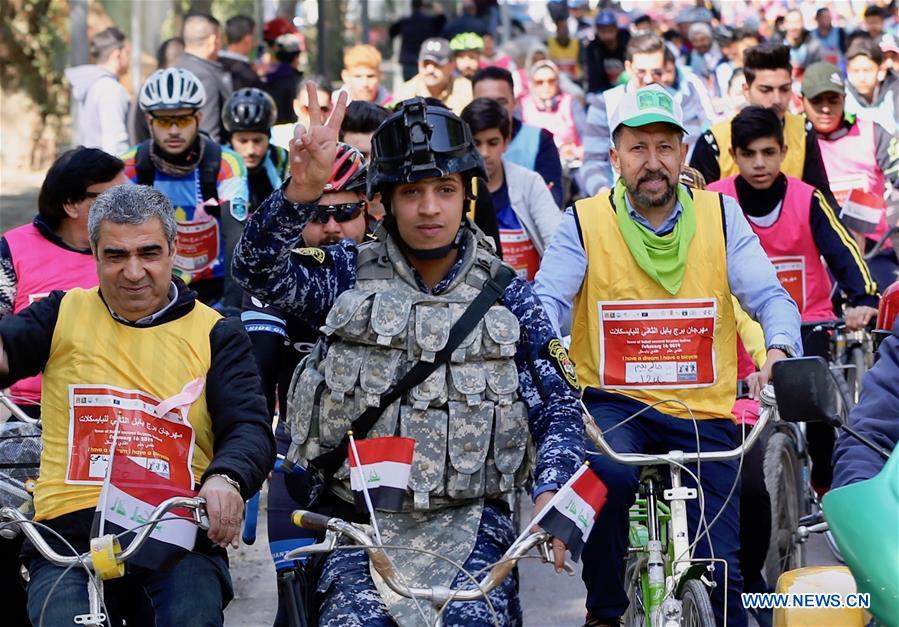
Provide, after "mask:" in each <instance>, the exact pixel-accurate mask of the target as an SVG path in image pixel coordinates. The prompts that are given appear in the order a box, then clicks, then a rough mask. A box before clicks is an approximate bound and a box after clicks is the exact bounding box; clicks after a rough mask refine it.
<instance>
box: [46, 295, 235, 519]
mask: <svg viewBox="0 0 899 627" xmlns="http://www.w3.org/2000/svg"><path fill="white" fill-rule="evenodd" d="M220 319H221V316H220V315H219V314H218V313H217V312H215V311H214V310H212V309H210V308H209V307H207V306H206V305H203V304H201V303H199V302H198V303H196V305H194V308H193V310H192V311H191V312H190V313H188V314H187V315H185V316H182V317H181V318H178V319H176V320H172V321H170V322H165V323H163V324H159V325H155V326H150V327H131V326H128V325H125V324H122V323H120V322H117V321H115V320H114V319H113V318H112V315H111V314H110V312H109V309H108V308H107V307H106V304H105V303H104V302H103V300H102V299H101V298H100V295H99V291H98V288H93V289H90V290H83V289H75V290H71V291H69V292H67V293H66V295H65V296H63V298H62V302H61V304H60V309H59V317H58V320H57V323H56V327H55V329H54V331H53V339H52V341H51V345H50V355H49V358H48V360H47V365H46V367H45V369H44V380H43V388H42V402H41V419H42V423H43V435H42V439H43V446H44V448H43V451H42V452H41V467H40V477H39V479H38V481H37V486H36V488H35V493H34V506H35V519H36V520H45V519H50V518H56V517H57V516H61V515H63V514H68V513H70V512H74V511H78V510H82V509H87V508H93V507H95V506H96V505H97V500H98V498H99V495H100V486H101V483H102V478H99V479H98V480H92V481H90V482H89V483H73V480H72V479H73V476H72V475H71V474H70V471H69V459H70V457H71V452H70V447H71V449H73V450H74V449H78V447H79V446H81V447H82V449H83V446H84V444H83V442H82V443H81V444H79V442H78V441H72V442H69V440H70V438H71V437H72V434H73V432H74V428H73V424H74V420H73V419H74V415H75V413H74V410H73V402H72V393H73V391H74V390H75V389H78V388H82V387H84V386H107V387H108V386H114V387H117V388H121V389H124V390H136V391H140V392H142V393H144V394H146V395H149V396H152V397H155V398H157V399H159V400H163V399H168V398H171V397H172V396H175V395H176V394H178V393H179V392H181V390H182V388H183V387H184V386H185V384H187V383H189V382H191V381H193V380H195V379H197V378H199V377H204V378H205V377H206V374H207V372H208V371H209V368H210V365H211V361H212V349H211V347H210V344H209V334H210V332H211V331H212V327H213V326H214V325H215V324H216V322H217V321H218V320H220ZM187 418H188V421H189V422H190V425H191V426H192V427H193V432H194V436H195V444H194V451H193V457H192V460H191V469H192V471H193V479H194V481H195V482H199V480H200V478H201V477H202V475H203V472H205V470H206V468H207V467H208V466H209V461H210V460H211V459H212V442H213V434H212V420H211V418H210V415H209V410H208V409H207V407H206V397H205V388H204V390H203V392H202V393H201V394H200V396H199V398H198V399H197V400H196V401H195V402H194V403H193V405H191V407H190V410H189V413H188V416H187ZM88 422H89V421H88ZM82 449H79V450H81V453H83V450H82Z"/></svg>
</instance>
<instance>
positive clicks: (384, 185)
mask: <svg viewBox="0 0 899 627" xmlns="http://www.w3.org/2000/svg"><path fill="white" fill-rule="evenodd" d="M345 100H346V97H345V95H344V94H341V96H340V98H339V99H338V102H337V105H336V106H335V107H334V110H333V112H332V114H331V116H330V118H329V119H328V121H327V122H326V123H323V122H322V119H321V110H320V107H319V105H318V101H317V94H316V91H315V87H314V86H309V102H310V126H309V128H308V129H304V128H303V127H301V126H300V127H298V128H297V131H296V133H295V138H294V140H292V141H291V146H290V174H291V177H290V178H289V179H288V180H287V181H286V182H285V184H284V185H283V186H282V187H281V188H280V189H278V190H276V191H275V192H274V193H273V194H272V195H271V196H270V197H269V198H268V199H267V200H266V201H265V203H263V205H262V206H261V207H260V208H259V209H258V210H257V211H256V213H255V214H254V215H253V216H252V217H251V218H250V220H249V222H248V224H247V228H246V230H245V231H244V234H243V237H242V239H241V241H240V242H239V244H238V248H237V252H236V254H235V259H234V265H233V274H234V276H235V278H236V280H237V281H238V283H239V284H240V285H241V286H242V287H243V288H244V289H246V290H247V291H248V292H249V293H250V294H253V295H254V296H256V297H258V298H260V299H262V300H264V301H266V302H268V303H272V304H274V305H276V306H278V307H280V308H282V309H284V310H287V311H289V312H291V313H292V314H294V315H297V316H299V317H301V318H303V319H304V320H305V321H306V322H307V323H309V324H310V325H311V326H313V327H321V328H322V329H323V331H324V332H325V339H324V340H323V341H322V342H321V343H320V344H319V345H318V346H317V347H316V349H314V350H313V352H312V355H311V356H310V357H309V358H307V359H306V360H305V361H304V362H303V363H302V364H301V365H300V367H299V368H298V370H297V372H296V374H295V375H294V383H293V385H292V386H291V395H290V398H289V399H288V408H287V412H288V423H289V427H290V430H291V435H292V439H293V444H292V447H291V450H292V452H295V453H297V456H298V457H299V458H300V459H301V460H315V459H321V456H322V455H323V454H325V455H326V454H327V453H329V452H334V451H335V450H338V449H339V447H340V446H341V441H343V442H345V440H346V438H345V432H346V431H347V429H348V428H349V427H350V424H351V423H352V422H353V421H354V420H356V419H357V418H358V417H359V414H360V413H361V412H364V410H365V409H366V408H367V407H371V406H377V405H378V403H379V401H380V400H381V399H382V398H383V397H382V395H384V394H385V391H387V390H389V389H392V386H394V385H396V384H397V382H398V381H399V380H400V379H401V378H403V376H404V375H405V374H406V373H407V372H408V371H409V370H410V369H411V368H413V367H414V366H415V364H416V363H418V362H433V361H434V360H435V355H438V358H437V362H438V363H440V361H441V357H440V356H441V355H443V356H444V358H443V363H440V365H439V366H438V367H437V368H436V369H435V370H434V371H433V372H432V373H431V374H430V375H429V376H428V377H427V378H426V379H424V380H423V381H422V382H421V383H419V384H418V385H415V386H414V387H411V389H408V390H407V391H406V392H405V393H403V394H402V396H400V397H399V399H398V400H396V401H395V402H393V403H392V404H390V405H388V406H386V408H385V409H384V410H383V411H382V412H381V413H380V414H379V415H378V416H379V417H378V418H377V421H376V422H375V423H374V425H373V427H372V428H371V429H370V431H369V433H368V434H367V437H369V438H372V437H380V436H393V435H402V436H405V437H410V438H414V439H415V440H416V445H415V453H414V457H413V459H412V468H411V475H410V478H409V483H408V488H407V490H406V495H405V500H404V504H403V507H402V511H400V512H388V511H381V510H378V511H376V514H375V515H376V518H377V522H378V525H379V527H380V530H381V537H382V539H383V542H384V543H385V544H387V545H390V544H400V545H404V546H407V547H412V548H422V549H429V550H433V551H437V552H438V553H441V554H442V555H445V556H446V557H448V558H450V559H453V560H455V561H457V562H459V563H462V564H464V566H465V568H466V569H467V570H468V571H469V572H473V573H475V572H478V571H480V570H481V569H483V568H484V567H485V566H488V565H489V564H491V563H493V562H495V561H497V560H498V559H500V557H501V556H502V554H503V553H504V551H505V550H506V549H507V548H508V547H509V546H510V545H511V543H512V542H513V541H514V539H515V535H516V530H515V529H514V527H513V523H512V517H511V514H510V511H509V507H508V505H507V502H508V497H509V496H510V495H511V494H513V493H514V491H515V489H516V488H517V487H519V486H521V485H523V484H524V482H525V480H526V479H527V477H528V476H529V474H530V473H531V472H533V484H534V489H533V496H534V499H535V507H536V508H537V509H540V508H542V507H543V505H544V504H546V503H547V502H548V501H549V499H550V498H551V496H552V495H553V494H554V493H555V491H556V490H557V489H558V488H559V487H561V486H562V485H563V484H564V483H565V482H566V481H567V480H568V479H569V478H570V477H571V476H572V475H573V474H574V472H575V471H576V470H577V468H578V466H579V464H580V463H581V461H582V459H583V456H584V447H583V422H582V418H581V416H580V411H579V409H578V396H577V378H576V375H575V374H574V370H573V367H572V366H571V363H570V361H569V360H568V358H567V355H566V354H565V352H564V349H562V347H561V346H560V345H559V342H558V340H557V339H555V336H554V333H553V330H552V327H551V326H550V323H549V320H548V319H547V317H546V314H545V313H544V311H543V309H542V307H541V306H540V303H539V301H538V299H537V298H536V296H535V295H534V292H533V291H532V289H531V287H530V286H529V285H528V284H527V282H525V281H523V280H521V279H519V278H511V282H508V283H507V285H506V287H505V288H504V289H502V290H501V291H498V292H497V294H499V295H498V297H497V298H496V299H495V301H491V303H490V306H489V309H486V310H485V311H486V313H485V314H484V315H483V316H481V319H480V320H479V321H478V322H477V323H476V325H475V326H474V327H473V330H472V331H471V332H470V333H468V334H467V335H465V336H464V339H463V340H462V342H461V343H460V344H459V345H458V346H457V348H455V349H454V350H453V351H452V356H451V357H450V358H446V357H445V355H446V352H444V353H441V352H440V351H441V350H442V349H443V348H444V346H446V345H447V343H448V339H447V338H448V336H450V335H452V333H451V329H452V327H453V326H454V324H455V323H456V322H457V320H458V319H459V317H460V316H462V312H463V311H465V310H466V309H467V308H468V307H469V305H470V304H471V302H472V301H473V300H475V298H476V297H477V296H478V295H479V294H480V293H482V289H485V286H488V287H489V285H490V284H493V285H496V284H497V283H498V281H494V280H495V279H496V277H498V276H505V275H506V274H507V273H508V271H509V270H508V266H505V265H504V264H502V262H501V261H500V260H499V259H498V258H497V256H496V254H495V251H494V247H493V245H492V244H491V242H490V241H489V240H488V238H486V237H485V236H484V235H483V234H482V233H481V232H480V231H479V230H478V229H477V228H476V227H475V226H474V225H472V224H471V222H470V221H469V219H468V218H467V217H466V212H467V211H470V210H471V209H472V208H473V205H474V203H475V201H476V199H477V193H478V191H477V190H478V184H477V179H478V177H481V178H484V177H485V174H484V166H483V162H482V161H481V158H480V156H479V154H478V152H477V150H476V149H475V147H474V143H473V141H472V137H471V132H470V130H469V129H468V127H467V125H466V124H465V123H464V122H463V121H462V120H461V119H459V118H458V117H457V116H456V115H454V114H453V113H451V112H450V111H449V110H447V109H445V108H441V107H437V106H433V105H429V104H427V103H426V102H425V101H424V100H423V99H420V98H415V99H411V100H408V101H405V102H404V103H401V105H400V106H399V107H398V109H397V111H396V112H395V113H394V114H393V115H392V116H391V117H390V118H388V119H387V120H386V121H385V122H384V123H383V124H382V125H381V127H380V128H379V129H378V131H377V132H376V133H375V135H374V137H373V140H372V146H373V151H372V163H371V165H370V169H369V180H368V194H369V197H371V196H372V195H374V194H376V193H380V194H381V198H382V200H383V202H384V205H385V208H386V212H387V214H386V217H385V221H384V224H383V228H382V229H380V230H379V231H378V232H377V233H376V237H375V239H374V241H370V242H366V243H363V244H357V243H355V242H351V241H348V240H343V241H341V242H339V243H338V244H335V245H331V246H325V247H322V248H314V249H311V248H307V249H298V250H295V248H296V246H297V243H298V237H299V235H298V234H299V233H300V232H301V231H302V227H303V224H304V223H305V221H306V220H307V219H308V215H309V211H310V210H311V209H310V208H311V207H313V206H315V204H316V202H317V200H318V199H319V197H320V196H321V194H322V190H323V188H324V185H325V182H326V181H327V178H328V175H329V173H330V172H331V164H332V162H333V160H334V155H335V151H336V140H337V134H338V129H339V128H340V123H341V119H342V117H343V113H344V109H345ZM292 251H293V252H292ZM499 283H500V284H501V282H499ZM399 387H400V388H402V386H399ZM357 437H358V434H357ZM344 446H345V444H344ZM315 466H316V464H312V465H311V466H310V468H312V469H313V470H314V469H315ZM326 487H327V491H326V493H325V495H324V496H323V497H322V499H321V501H320V502H319V503H318V504H317V505H316V508H317V509H318V511H322V508H323V509H324V510H326V513H332V515H334V514H333V512H338V513H340V514H341V517H344V518H347V516H346V515H343V514H345V513H346V511H347V510H348V509H349V507H350V505H349V504H351V503H352V501H353V496H352V492H351V490H350V481H349V472H348V469H347V466H346V463H345V462H344V463H343V464H342V465H341V466H340V468H339V470H337V471H336V472H335V473H334V475H333V477H332V478H330V479H329V481H328V483H327V484H326ZM348 519H349V518H348ZM355 520H356V521H357V522H369V520H368V516H367V515H365V516H364V518H361V519H360V518H356V519H355ZM552 550H553V554H554V562H555V566H556V570H557V571H560V570H561V568H562V566H563V562H564V555H565V551H566V547H565V545H564V543H563V542H561V541H560V540H559V539H558V538H554V539H553V540H552ZM393 560H394V562H395V564H396V565H397V568H398V570H399V572H401V573H402V575H403V576H404V578H405V579H406V580H407V581H409V582H410V584H412V585H417V584H420V585H425V586H434V585H443V586H451V587H460V586H463V585H464V584H465V583H466V581H467V579H466V577H465V576H464V575H463V574H461V573H459V572H458V571H457V570H456V569H455V568H454V567H452V566H451V565H448V564H447V563H445V562H443V561H439V560H434V559H433V558H432V557H429V556H423V555H421V554H418V553H415V552H413V551H397V552H394V553H393ZM515 579H516V577H510V578H508V579H507V580H506V581H505V582H504V583H503V585H501V586H499V587H498V588H496V589H495V590H494V591H493V592H491V594H490V602H491V605H492V608H493V610H495V612H496V614H497V616H496V617H494V614H493V612H492V611H491V609H490V607H488V604H487V603H485V602H484V601H483V600H482V601H475V602H466V603H450V604H449V606H448V607H447V608H446V609H445V612H444V614H443V618H444V621H445V624H447V625H462V624H464V625H492V624H494V618H497V619H498V620H499V622H500V624H502V625H520V624H521V623H522V619H521V606H520V603H519V600H518V596H517V584H516V581H515ZM317 592H318V601H319V608H318V609H319V623H320V624H321V625H333V626H338V625H339V626H340V627H351V626H354V625H366V626H372V625H385V626H386V625H396V624H400V625H404V624H409V623H412V622H419V620H420V619H419V614H418V611H420V610H423V611H424V612H428V611H430V610H429V608H427V607H420V608H416V607H415V606H414V605H412V604H411V603H410V602H408V601H402V600H400V599H398V598H396V596H395V595H393V594H392V593H390V592H389V591H387V590H386V589H385V588H384V586H383V585H382V584H381V583H380V582H379V581H375V580H374V579H373V578H372V576H371V574H370V572H369V564H368V558H367V556H366V554H365V553H364V552H363V551H361V550H358V551H357V550H342V551H335V552H334V553H332V554H331V555H329V556H328V557H327V559H326V560H325V563H324V565H323V567H322V573H321V577H320V579H319V582H318V588H317ZM422 605H426V604H422ZM433 618H434V614H433V612H432V613H431V616H430V619H431V621H433Z"/></svg>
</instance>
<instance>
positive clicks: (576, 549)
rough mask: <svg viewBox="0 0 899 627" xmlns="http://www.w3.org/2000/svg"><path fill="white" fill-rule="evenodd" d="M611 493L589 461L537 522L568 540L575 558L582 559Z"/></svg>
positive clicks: (565, 540) (556, 496)
mask: <svg viewBox="0 0 899 627" xmlns="http://www.w3.org/2000/svg"><path fill="white" fill-rule="evenodd" d="M607 495H608V490H607V489H606V486H605V484H604V483H603V482H602V481H601V480H600V478H599V477H597V476H596V473H594V472H593V471H592V470H590V466H589V464H586V463H585V464H584V465H582V466H581V467H580V468H579V469H578V471H577V472H576V473H574V475H572V476H571V479H569V480H568V482H567V483H566V484H565V485H564V486H562V488H561V489H560V490H559V491H558V492H557V493H556V494H555V495H553V498H552V499H551V500H550V501H549V503H548V504H547V506H546V507H545V508H544V509H543V511H542V512H538V513H537V516H536V517H535V519H534V522H533V524H535V525H540V527H542V528H543V530H544V531H546V532H548V533H550V534H552V535H553V536H554V537H556V538H558V539H559V540H561V541H562V542H564V543H565V546H567V547H568V551H569V552H570V553H571V559H573V560H574V561H578V560H579V559H580V557H581V551H582V550H583V548H584V544H585V543H586V542H587V538H588V537H590V531H591V530H592V529H593V523H594V522H596V518H597V516H599V512H600V510H601V509H602V506H603V505H604V504H605V502H606V497H607Z"/></svg>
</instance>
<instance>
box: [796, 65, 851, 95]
mask: <svg viewBox="0 0 899 627" xmlns="http://www.w3.org/2000/svg"><path fill="white" fill-rule="evenodd" d="M829 91H833V92H836V93H838V94H845V93H846V81H844V80H843V75H842V74H841V73H840V70H839V68H838V67H837V66H835V65H834V64H833V63H826V62H824V61H820V62H818V63H812V64H811V65H810V66H808V67H807V68H805V74H804V75H803V77H802V95H803V96H805V97H806V98H814V97H815V96H819V95H821V94H824V93H827V92H829Z"/></svg>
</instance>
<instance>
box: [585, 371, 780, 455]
mask: <svg viewBox="0 0 899 627" xmlns="http://www.w3.org/2000/svg"><path fill="white" fill-rule="evenodd" d="M761 398H762V410H761V412H759V419H758V422H756V424H755V426H754V427H753V428H752V430H751V431H750V432H749V437H747V438H746V439H745V440H744V441H743V443H742V444H740V446H738V447H736V448H734V449H731V450H729V451H709V452H706V453H703V452H696V453H684V452H683V451H671V452H669V453H664V454H659V455H649V454H646V453H616V452H615V451H614V450H613V449H612V447H610V446H609V444H608V442H606V440H605V437H603V434H602V429H600V428H599V427H598V426H597V424H596V422H595V421H594V420H593V417H592V416H591V415H590V414H589V413H587V411H586V408H584V427H585V430H586V432H587V436H588V437H589V438H590V439H591V440H592V441H593V443H594V444H596V446H598V447H599V449H600V451H601V452H602V454H603V455H605V456H606V457H609V458H610V459H612V460H614V461H616V462H618V463H619V464H627V465H629V466H660V465H663V464H671V463H677V464H690V463H696V462H699V461H703V462H723V461H729V460H731V459H737V458H738V457H741V456H742V455H744V454H745V452H746V451H748V450H749V449H750V448H752V445H753V444H755V441H756V440H758V439H759V436H760V435H761V433H762V430H763V429H764V428H765V425H766V424H767V423H768V419H769V417H770V415H771V413H772V412H773V411H774V410H775V409H776V408H777V401H776V399H775V398H774V388H773V387H772V386H771V385H770V384H769V385H766V386H765V387H764V388H763V389H762V394H761Z"/></svg>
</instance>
